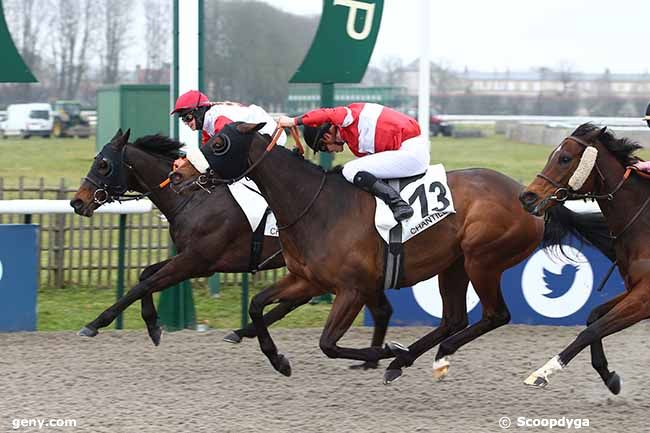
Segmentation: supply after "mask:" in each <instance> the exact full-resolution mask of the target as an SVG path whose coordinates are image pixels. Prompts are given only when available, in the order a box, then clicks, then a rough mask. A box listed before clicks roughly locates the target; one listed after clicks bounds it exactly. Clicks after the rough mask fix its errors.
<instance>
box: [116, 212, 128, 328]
mask: <svg viewBox="0 0 650 433" xmlns="http://www.w3.org/2000/svg"><path fill="white" fill-rule="evenodd" d="M125 240H126V214H120V228H119V240H118V247H117V248H118V249H117V292H116V298H117V299H120V298H121V297H122V296H123V295H124V256H125V251H126V245H125V244H126V241H125ZM123 327H124V323H123V318H122V314H120V315H119V316H117V320H116V321H115V329H122V328H123Z"/></svg>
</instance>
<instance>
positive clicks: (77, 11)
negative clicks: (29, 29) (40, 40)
mask: <svg viewBox="0 0 650 433" xmlns="http://www.w3.org/2000/svg"><path fill="white" fill-rule="evenodd" d="M94 5H95V4H94V2H93V1H92V0H79V1H74V0H57V1H55V4H54V7H53V8H52V9H53V11H54V13H53V14H52V15H51V32H52V36H51V38H50V41H51V44H52V60H53V63H54V67H55V68H56V74H57V77H56V92H57V95H58V96H59V97H63V98H67V99H74V98H76V97H77V94H78V92H79V85H80V83H81V81H82V80H83V79H84V78H85V74H86V72H87V69H88V52H89V47H90V45H91V44H92V43H93V36H94V35H93V34H92V33H91V29H92V28H94V16H95V14H94V9H93V7H92V6H94Z"/></svg>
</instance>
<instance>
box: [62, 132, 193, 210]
mask: <svg viewBox="0 0 650 433" xmlns="http://www.w3.org/2000/svg"><path fill="white" fill-rule="evenodd" d="M129 135H130V130H127V131H126V132H125V133H123V132H122V130H121V129H119V130H118V131H117V133H116V134H115V136H114V137H113V138H112V139H111V141H110V142H109V143H107V144H105V145H104V147H103V148H102V150H101V151H100V152H99V153H98V154H97V156H96V157H95V160H94V161H93V164H92V165H91V167H90V170H89V171H88V174H87V175H86V177H85V178H84V179H83V181H82V182H81V186H80V187H79V189H78V190H77V192H76V194H75V195H74V198H73V199H72V200H71V201H70V206H72V207H73V208H74V210H75V212H76V213H77V214H79V215H82V216H87V217H90V216H92V214H93V212H94V211H95V210H96V209H97V208H99V207H100V206H101V205H103V204H104V203H110V202H112V201H121V200H130V199H134V198H142V197H144V196H145V195H149V193H151V192H153V190H154V189H155V188H156V187H157V186H158V184H159V183H160V181H161V180H162V179H164V178H165V176H166V174H167V172H168V171H169V169H170V168H171V162H172V160H173V158H175V157H177V156H178V152H179V148H180V147H181V146H182V144H181V143H179V142H177V141H175V140H172V139H170V138H168V137H164V136H160V135H148V136H145V137H141V138H139V139H137V140H136V141H135V143H133V144H132V145H130V143H129ZM129 149H131V150H129ZM127 150H129V151H128V154H129V156H127ZM150 177H151V178H152V179H149V178H150ZM127 191H137V192H139V193H141V194H140V195H137V196H127V195H126V192H127Z"/></svg>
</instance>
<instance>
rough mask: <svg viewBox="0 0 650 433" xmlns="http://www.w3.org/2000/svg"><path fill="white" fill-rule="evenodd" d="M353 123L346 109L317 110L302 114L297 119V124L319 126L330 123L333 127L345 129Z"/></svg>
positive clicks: (348, 110) (350, 111)
mask: <svg viewBox="0 0 650 433" xmlns="http://www.w3.org/2000/svg"><path fill="white" fill-rule="evenodd" d="M353 121H354V118H353V117H352V110H350V108H348V107H334V108H319V109H317V110H311V111H308V112H307V113H305V114H303V115H302V116H301V117H299V118H298V119H297V123H298V124H301V123H302V124H303V125H307V126H319V125H322V124H323V123H326V122H330V123H332V124H333V125H336V126H341V127H346V126H348V125H350V124H351V123H352V122H353Z"/></svg>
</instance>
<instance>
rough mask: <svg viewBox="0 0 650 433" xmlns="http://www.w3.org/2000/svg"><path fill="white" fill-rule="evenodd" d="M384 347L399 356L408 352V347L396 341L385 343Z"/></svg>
mask: <svg viewBox="0 0 650 433" xmlns="http://www.w3.org/2000/svg"><path fill="white" fill-rule="evenodd" d="M386 348H387V349H388V350H390V351H391V353H392V354H393V355H394V356H400V355H403V354H406V353H409V348H408V347H406V346H404V345H403V344H401V343H398V342H397V341H391V342H389V343H386Z"/></svg>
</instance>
